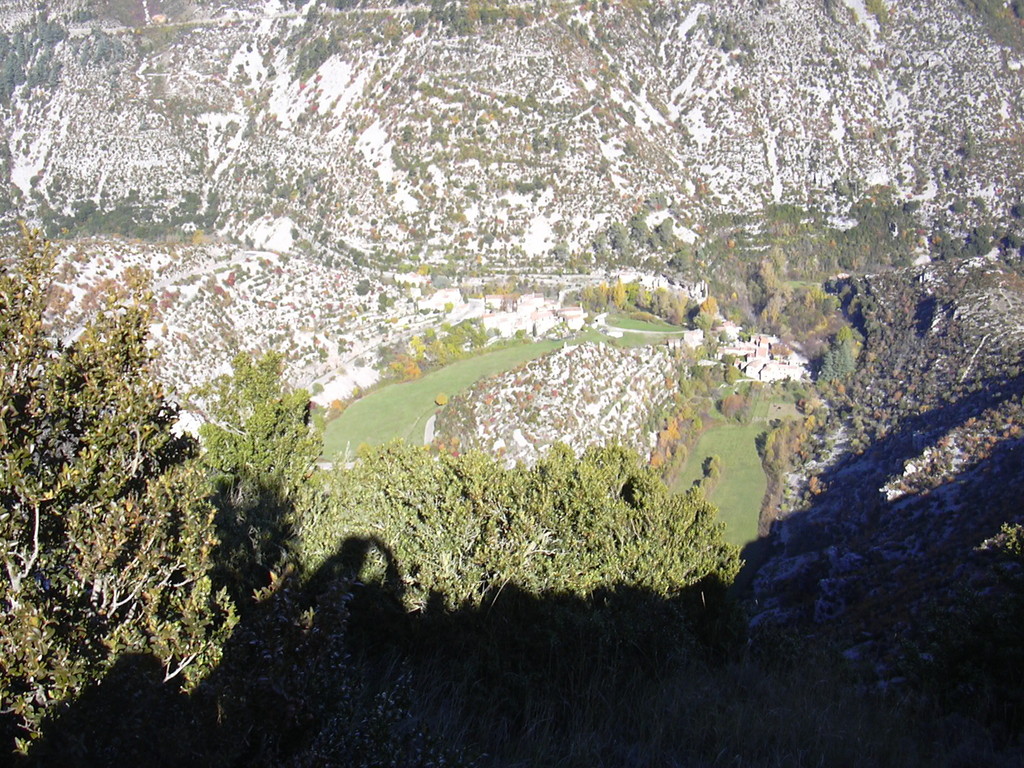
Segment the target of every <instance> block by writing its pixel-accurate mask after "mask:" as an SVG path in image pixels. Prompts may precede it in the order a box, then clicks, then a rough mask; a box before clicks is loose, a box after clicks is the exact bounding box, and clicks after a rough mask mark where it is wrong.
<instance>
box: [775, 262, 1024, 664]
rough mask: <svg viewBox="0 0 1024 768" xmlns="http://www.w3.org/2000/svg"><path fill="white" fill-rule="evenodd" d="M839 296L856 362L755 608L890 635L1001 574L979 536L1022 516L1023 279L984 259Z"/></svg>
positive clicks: (860, 285)
mask: <svg viewBox="0 0 1024 768" xmlns="http://www.w3.org/2000/svg"><path fill="white" fill-rule="evenodd" d="M844 295H845V298H846V302H847V309H848V311H849V312H850V314H851V316H852V317H853V318H854V319H855V320H857V321H858V323H859V324H860V325H861V327H862V329H863V331H864V333H865V335H866V338H865V343H864V348H863V350H862V351H861V354H860V365H859V369H858V371H857V373H856V375H855V377H854V378H853V379H852V380H851V381H850V382H849V384H848V385H847V386H846V387H845V389H844V388H842V387H840V388H839V389H838V390H837V391H836V392H835V393H834V396H833V398H832V413H831V415H830V418H829V419H828V422H827V423H828V427H827V429H826V430H825V433H824V437H823V439H822V446H821V447H822V449H823V450H822V453H824V454H826V455H828V456H829V459H828V460H826V461H825V462H823V463H818V464H811V465H809V466H806V467H804V468H803V470H804V471H805V472H808V471H809V474H810V475H812V476H813V478H814V479H813V480H812V484H813V486H814V492H813V493H812V494H811V496H810V498H811V500H810V502H809V503H808V504H806V505H805V506H804V507H803V508H801V509H798V510H795V511H793V512H792V513H791V514H790V515H789V516H788V517H787V518H786V519H784V520H782V521H780V522H777V523H775V525H774V527H773V531H772V542H773V546H774V551H773V554H772V556H771V558H770V559H769V560H768V562H767V563H766V564H765V565H764V567H762V569H761V571H760V573H759V575H758V578H757V584H756V593H757V598H758V604H759V610H760V611H761V616H760V617H759V621H781V622H785V623H789V622H793V621H799V622H807V623H810V624H812V625H814V624H816V625H818V627H819V629H820V630H821V631H822V632H825V633H836V634H837V635H838V636H839V637H841V638H842V639H843V640H844V641H845V642H847V643H852V642H854V641H855V640H860V641H866V642H870V643H881V644H882V645H884V646H886V647H889V648H891V647H892V644H893V641H894V640H897V639H901V638H902V639H905V633H906V632H907V630H908V628H909V627H911V626H913V625H914V624H917V623H920V620H921V618H922V612H924V611H927V610H931V609H932V608H933V607H934V602H933V601H934V600H936V599H938V600H939V604H940V605H941V604H943V603H942V601H948V600H952V599H954V598H955V597H956V595H957V594H958V593H960V592H962V591H963V590H965V589H971V590H974V591H976V592H985V591H986V590H987V589H989V588H991V587H992V586H993V584H994V583H995V582H996V579H995V575H994V573H993V571H992V568H991V560H992V556H993V554H994V553H993V552H991V551H990V550H989V549H987V548H986V546H985V542H986V541H989V540H991V539H993V538H994V537H996V536H997V535H998V534H999V532H1000V527H1001V525H1002V524H1003V523H1004V522H1017V523H1019V522H1022V517H1021V507H1020V498H1021V494H1022V493H1024V473H1022V471H1021V468H1022V467H1024V463H1022V456H1024V454H1022V451H1024V432H1022V426H1021V425H1022V424H1024V377H1022V376H1021V365H1022V363H1024V322H1022V320H1021V318H1022V314H1021V308H1022V305H1024V278H1022V277H1021V273H1020V266H1019V264H1017V265H1007V264H1005V263H1001V262H999V261H997V260H995V259H987V258H982V259H974V260H969V261H964V262H960V263H958V264H952V265H941V266H929V267H925V268H917V269H914V270H904V271H897V272H893V273H891V274H888V275H883V276H876V277H872V278H869V279H864V280H856V281H854V282H853V283H851V284H849V285H847V286H845V290H844ZM805 480H806V477H805Z"/></svg>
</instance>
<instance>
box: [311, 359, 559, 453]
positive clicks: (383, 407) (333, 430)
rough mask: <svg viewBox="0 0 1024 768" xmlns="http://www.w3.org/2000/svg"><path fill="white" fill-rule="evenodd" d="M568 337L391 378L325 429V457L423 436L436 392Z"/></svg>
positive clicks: (454, 389)
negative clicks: (419, 374)
mask: <svg viewBox="0 0 1024 768" xmlns="http://www.w3.org/2000/svg"><path fill="white" fill-rule="evenodd" d="M564 343H565V342H563V341H539V342H536V343H532V344H522V345H519V346H515V347H507V348H505V349H501V350H498V351H496V352H489V353H487V354H483V355H479V356H477V357H471V358H468V359H466V360H459V361H457V362H454V363H452V364H451V365H447V366H445V367H444V368H441V369H439V370H437V371H433V372H431V373H428V374H426V375H425V376H423V377H422V378H419V379H416V380H415V381H407V382H403V383H401V384H389V385H387V386H384V387H382V388H381V389H378V390H376V391H375V392H371V393H370V394H369V395H367V396H366V397H363V398H360V399H359V400H356V401H355V402H354V403H352V405H350V406H349V407H348V408H346V409H345V411H344V412H343V413H342V414H341V415H340V416H339V417H338V418H337V419H334V420H333V421H331V422H329V423H328V424H327V428H326V429H325V430H324V457H325V458H327V459H333V458H334V457H336V456H338V455H339V454H345V453H346V452H347V455H348V456H352V455H354V454H355V451H356V449H357V448H358V447H359V446H360V445H361V444H362V443H368V444H370V445H380V444H382V443H386V442H388V441H389V440H393V439H395V438H403V439H405V440H408V441H409V442H412V443H416V442H422V441H423V429H424V427H425V426H426V423H427V420H428V419H429V418H430V417H431V416H432V415H433V414H434V412H435V411H436V410H437V406H436V405H435V404H434V398H435V397H437V395H438V394H440V393H441V392H443V393H445V394H446V395H448V396H449V397H451V396H452V395H454V394H457V393H459V392H461V391H462V390H464V389H466V388H467V387H469V386H471V385H472V384H473V383H474V382H476V381H479V380H480V379H482V378H484V377H486V376H493V375H494V374H496V373H501V372H502V371H507V370H509V369H511V368H515V367H516V366H517V365H521V364H522V363H525V362H528V361H530V360H533V359H535V358H538V357H540V356H541V355H546V354H547V353H549V352H552V351H554V350H556V349H558V348H559V347H561V346H562V345H563V344H564Z"/></svg>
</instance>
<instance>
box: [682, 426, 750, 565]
mask: <svg viewBox="0 0 1024 768" xmlns="http://www.w3.org/2000/svg"><path fill="white" fill-rule="evenodd" d="M764 430H765V424H763V423H752V424H736V423H721V424H720V426H715V427H712V428H711V429H709V430H708V431H707V432H705V433H704V434H703V435H701V437H700V439H699V440H698V441H697V445H695V446H694V448H693V451H692V452H691V453H690V458H689V459H688V460H687V462H686V466H685V467H684V468H683V471H682V473H681V474H680V476H679V480H678V482H677V483H676V485H675V487H674V488H673V490H674V491H685V490H686V489H688V488H689V487H690V486H691V485H693V482H694V481H695V480H698V479H700V477H701V476H702V472H701V469H702V465H703V464H704V460H705V459H706V458H708V457H709V456H718V457H719V458H720V459H721V460H722V476H721V477H720V478H719V480H718V484H717V485H716V486H715V488H714V490H713V491H712V492H711V495H710V497H709V500H710V501H711V502H712V503H714V504H715V505H716V506H717V507H718V510H719V515H720V516H721V519H722V521H723V522H725V538H726V540H728V541H729V542H731V543H733V544H737V545H739V546H743V545H744V544H746V543H747V542H749V541H753V540H754V539H756V538H757V520H758V516H759V514H760V512H761V500H762V499H763V498H764V494H765V490H766V489H767V480H766V479H765V476H764V470H763V469H762V467H761V457H760V456H758V455H757V448H756V446H755V444H754V440H755V439H756V438H757V436H758V435H759V434H761V432H763V431H764Z"/></svg>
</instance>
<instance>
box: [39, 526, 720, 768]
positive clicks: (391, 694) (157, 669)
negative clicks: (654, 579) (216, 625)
mask: <svg viewBox="0 0 1024 768" xmlns="http://www.w3.org/2000/svg"><path fill="white" fill-rule="evenodd" d="M371 556H372V557H373V559H374V561H375V562H379V561H380V560H381V559H383V561H384V562H385V563H386V567H385V568H384V569H383V572H382V573H381V575H380V576H379V577H378V578H376V579H373V580H367V581H360V580H359V577H360V574H361V573H363V572H365V571H366V569H365V568H364V566H365V565H366V563H367V561H368V559H369V558H371ZM404 583H405V582H404V581H403V572H402V566H401V564H400V563H398V562H397V561H396V560H395V557H394V555H393V554H392V552H391V550H390V549H389V548H388V546H387V545H386V544H385V543H384V542H383V541H381V540H379V539H374V538H350V539H348V540H346V541H344V542H343V543H342V545H341V546H340V547H339V549H338V550H337V553H336V555H335V556H334V557H332V558H331V559H330V560H329V561H328V562H327V563H326V564H325V565H324V566H323V567H321V568H320V569H319V570H318V571H317V572H316V573H315V574H312V575H311V576H310V577H309V578H308V579H305V580H303V581H300V579H299V578H297V577H295V576H289V577H285V578H282V579H281V580H280V581H279V583H278V584H277V586H276V588H275V589H274V590H273V592H272V594H269V595H267V596H266V597H265V598H264V599H263V600H262V601H260V602H258V603H256V604H255V605H253V606H252V607H251V608H250V609H249V610H248V611H247V612H246V613H245V615H244V616H243V618H242V620H241V622H240V623H239V624H238V626H237V627H236V628H235V631H234V633H233V635H232V637H231V639H230V640H229V641H228V643H227V644H226V647H225V649H224V655H223V658H222V659H221V662H220V664H219V665H218V666H217V668H216V669H215V670H214V671H213V672H212V673H211V674H210V675H209V676H208V678H207V679H206V680H205V681H203V682H202V683H201V684H200V685H199V687H198V688H197V689H196V690H194V691H192V692H191V693H185V692H182V691H180V690H179V689H178V688H177V687H176V685H175V682H176V681H171V682H170V683H164V681H163V668H162V665H161V664H160V663H159V661H158V660H157V659H156V658H154V657H152V656H148V655H125V656H122V657H121V658H120V659H119V660H118V661H117V663H116V664H115V666H114V667H113V668H112V669H111V670H110V672H109V673H108V674H107V676H106V677H105V678H104V679H103V680H102V681H101V682H99V683H98V684H97V685H95V686H93V687H92V688H90V689H89V690H87V691H86V692H85V693H84V694H83V695H82V696H81V697H79V699H78V700H76V701H75V702H73V703H71V704H70V705H67V706H65V707H64V708H63V709H62V711H61V712H59V713H58V714H57V715H56V716H55V717H53V718H52V719H51V720H50V721H48V722H47V723H45V724H44V729H43V734H44V735H43V737H42V738H41V739H40V740H39V741H38V742H37V743H36V744H35V745H34V746H33V749H32V752H31V754H30V756H29V759H28V760H27V762H28V763H29V764H38V765H47V764H54V763H55V762H59V763H60V764H62V765H71V766H75V765H81V766H94V765H95V766H101V765H102V766H108V765H122V764H123V765H141V766H148V765H153V766H162V765H167V766H171V765H173V766H181V765H210V766H214V765H216V766H222V765H246V766H250V765H256V766H258V765H275V766H277V765H339V766H342V765H343V766H360V765H378V764H387V765H402V766H405V765H409V766H414V765H421V764H422V765H426V764H434V763H430V759H433V758H430V755H431V754H434V753H433V752H432V750H434V751H435V752H436V749H437V748H436V747H432V746H431V744H432V742H431V741H430V740H429V739H426V737H425V736H424V735H423V732H422V731H421V729H420V725H419V724H420V723H421V722H422V721H423V720H424V719H425V714H427V713H424V712H419V711H416V706H415V705H414V704H413V703H411V702H412V699H411V698H410V696H409V694H410V690H411V688H410V686H411V685H412V684H413V683H414V682H415V679H416V678H417V676H420V675H426V676H428V677H429V678H430V680H431V684H432V685H434V686H435V687H436V686H437V684H438V683H439V682H440V683H442V684H444V685H446V683H444V681H445V680H447V679H449V678H450V683H451V688H452V689H453V690H460V691H466V690H469V691H472V692H473V693H472V697H473V698H474V701H473V702H470V705H471V706H479V707H480V708H485V709H487V711H488V712H489V713H491V714H493V716H494V717H496V718H498V719H501V720H502V723H503V725H502V727H505V728H508V729H511V730H510V731H509V732H510V733H513V732H515V731H514V729H515V728H517V727H522V726H523V725H524V724H525V723H524V720H525V719H526V718H529V717H530V715H529V714H528V711H529V708H528V707H527V704H528V703H530V704H535V703H536V702H538V701H544V702H547V703H549V704H550V705H551V706H552V707H554V708H555V709H558V710H561V711H564V712H565V713H566V717H569V716H571V713H572V711H573V702H574V701H578V698H577V697H578V696H579V695H581V693H580V692H581V691H586V690H588V689H589V688H590V686H591V685H593V684H594V682H595V681H600V680H603V679H607V678H609V677H616V678H619V677H621V676H649V677H652V678H653V677H656V676H657V675H658V674H659V673H660V672H663V670H664V668H665V664H666V663H667V661H668V660H669V659H670V658H672V657H677V656H678V655H679V654H680V653H681V652H683V653H689V654H695V655H696V654H702V653H703V649H705V648H707V647H710V646H714V645H719V640H720V639H721V637H722V636H723V635H724V634H725V633H727V632H728V631H729V628H730V627H732V626H733V625H731V624H730V621H729V620H730V616H729V611H728V609H727V602H726V600H725V588H724V585H722V584H720V583H717V582H715V581H707V582H706V583H703V584H700V585H697V586H695V587H693V588H692V589H690V590H687V591H686V592H685V593H684V594H681V595H679V596H678V597H676V598H673V599H670V600H666V599H664V598H661V597H659V596H657V595H654V594H652V593H650V592H648V591H646V590H644V589H639V588H633V587H626V586H611V587H608V588H606V589H602V590H600V591H598V592H597V593H596V594H595V595H593V596H592V597H591V598H590V599H587V600H583V599H581V598H579V597H576V596H573V595H566V594H554V593H546V594H531V593H529V592H526V591H524V590H522V589H520V588H519V587H517V586H516V585H515V584H507V585H505V586H504V587H503V588H501V589H500V590H497V591H496V593H494V594H491V595H487V596H485V598H484V599H483V600H482V601H481V603H480V606H481V607H474V606H466V605H456V606H452V605H448V604H447V600H446V597H445V595H443V594H440V593H436V592H435V593H432V594H430V595H429V597H428V598H427V599H426V601H425V604H424V605H422V606H420V607H419V610H415V611H412V612H409V611H407V610H406V609H405V608H404V607H403V602H402V601H403V597H405V594H404V586H403V585H404ZM681 649H682V650H681ZM402 670H404V672H403V671H402ZM410 681H411V682H410ZM442 687H443V685H442ZM384 755H386V756H387V757H386V759H385V758H384V757H382V756H384ZM428 758H429V759H428ZM381 759H384V760H385V762H383V763H381V762H379V760H381Z"/></svg>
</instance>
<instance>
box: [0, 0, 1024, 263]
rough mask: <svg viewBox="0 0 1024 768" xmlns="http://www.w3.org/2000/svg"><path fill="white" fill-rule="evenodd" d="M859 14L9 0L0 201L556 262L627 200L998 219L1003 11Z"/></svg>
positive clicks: (686, 219)
mask: <svg viewBox="0 0 1024 768" xmlns="http://www.w3.org/2000/svg"><path fill="white" fill-rule="evenodd" d="M868 6H870V7H871V8H872V9H874V11H873V12H869V11H868V10H867V6H865V5H864V4H863V3H862V2H860V0H843V2H838V1H837V0H828V1H827V2H824V1H823V0H785V1H784V2H783V1H780V2H751V1H749V0H729V1H728V2H723V3H715V4H709V3H703V2H667V1H665V2H650V3H622V4H606V5H601V4H597V3H590V2H585V3H580V4H571V5H570V4H562V3H557V2H552V3H532V4H525V3H524V4H517V3H505V2H497V3H495V4H493V5H491V6H488V5H483V6H479V5H475V4H463V3H449V4H436V3H435V4H433V5H431V6H417V5H413V4H408V5H407V4H391V3H388V2H382V1H376V2H362V3H345V4H344V7H343V8H342V9H338V8H334V7H331V6H329V5H326V4H324V3H321V2H317V1H315V0H314V2H309V3H306V4H304V5H302V6H301V7H296V6H293V5H286V4H282V3H280V2H277V0H268V1H267V2H245V0H238V2H232V3H225V2H193V3H185V2H158V1H155V0H154V1H153V2H148V3H141V2H139V3H135V2H132V1H131V0H124V2H116V3H115V2H110V3H92V2H83V1H81V0H64V2H58V3H52V4H47V14H46V15H45V17H44V16H43V14H41V13H39V12H34V11H31V10H30V8H29V6H28V5H27V4H25V3H23V2H20V0H6V1H5V2H3V3H0V30H2V33H3V35H4V39H5V40H7V41H8V43H9V46H8V54H7V55H6V60H5V63H4V64H5V70H4V72H5V74H4V77H5V80H4V82H2V83H0V96H2V97H3V98H0V134H2V135H3V139H4V141H3V144H4V146H5V147H7V148H8V149H7V151H6V152H5V153H4V155H5V156H4V157H3V158H2V161H0V174H2V175H4V176H6V177H7V178H8V180H9V185H8V187H7V189H8V192H7V194H6V195H3V196H2V197H0V207H2V208H4V210H5V216H6V217H7V219H8V220H9V221H10V220H13V219H14V218H17V217H26V216H27V217H30V218H35V219H37V220H39V221H40V222H43V223H45V224H47V225H51V226H53V227H55V228H56V229H55V231H58V230H59V228H60V227H61V226H64V227H67V228H68V229H69V230H71V231H97V230H100V231H103V230H105V231H122V232H123V233H125V234H132V233H133V232H134V233H142V234H145V233H163V234H168V233H175V232H177V233H178V234H179V235H180V234H181V233H183V232H184V233H186V234H187V233H188V232H190V231H192V230H194V229H197V228H198V229H205V230H207V231H209V230H216V231H217V232H218V233H220V234H221V235H222V236H224V237H228V238H230V239H232V240H235V241H236V242H239V243H243V244H247V245H248V246H250V247H252V248H255V249H261V248H272V249H274V250H291V251H305V252H309V253H315V254H318V255H321V256H324V255H344V256H346V257H348V258H350V259H353V260H355V262H356V263H357V264H359V263H368V264H371V265H373V266H374V267H379V266H381V265H382V264H384V263H387V262H399V261H403V260H413V261H415V260H419V259H425V260H432V261H438V262H444V261H452V262H455V263H466V262H469V263H482V264H491V265H500V266H505V267H509V266H516V265H521V264H523V263H524V262H527V261H530V260H535V261H538V262H541V263H547V264H552V263H554V264H555V266H557V265H558V263H559V261H560V260H564V259H565V258H566V255H567V254H576V253H589V252H590V247H591V245H592V244H593V242H594V241H595V239H598V240H599V239H600V236H601V234H602V233H605V232H606V231H607V229H608V227H609V226H610V225H612V224H615V223H625V222H626V221H628V220H630V219H631V218H632V217H634V216H635V215H637V214H638V213H639V214H640V216H641V218H643V219H644V223H645V224H646V225H647V226H649V227H651V228H653V227H656V226H658V225H659V224H663V223H664V221H665V220H666V219H668V218H671V220H672V221H673V223H674V233H675V235H676V237H678V238H681V239H682V240H683V241H691V242H693V241H698V242H699V239H700V232H701V230H702V228H703V226H704V223H705V222H706V221H707V220H708V219H709V217H712V216H715V215H719V214H732V213H736V212H750V211H757V210H761V209H763V208H764V207H765V206H766V205H772V204H778V203H787V204H795V205H799V206H812V207H815V208H821V209H825V210H826V211H831V212H832V213H833V214H834V215H835V216H837V217H841V215H842V214H843V213H844V212H845V211H846V210H847V209H848V207H849V204H850V202H851V201H852V200H856V199H859V198H860V197H861V196H862V195H863V194H865V193H866V192H867V191H868V190H870V189H871V188H872V187H876V186H879V185H880V186H884V187H887V188H891V189H892V190H894V191H895V192H896V195H897V197H898V198H900V199H903V200H908V199H914V200H916V201H918V202H919V203H920V204H921V205H922V208H921V211H920V216H921V218H922V220H924V221H928V220H932V219H934V218H936V217H946V216H947V215H952V216H953V220H954V222H959V226H961V227H964V228H969V227H970V225H971V223H972V221H975V220H978V219H979V218H984V217H988V216H994V217H995V218H996V219H1002V218H1006V217H1007V216H1008V215H1009V209H1010V207H1011V205H1012V204H1013V203H1015V202H1018V201H1019V198H1020V191H1021V188H1022V183H1021V182H1022V173H1024V164H1022V162H1021V156H1020V149H1019V147H1020V142H1021V138H1022V135H1021V125H1022V124H1024V121H1022V120H1021V114H1022V110H1024V102H1022V97H1021V94H1022V93H1024V87H1022V77H1024V53H1022V50H1024V48H1022V47H1021V41H1022V40H1024V32H1022V31H1021V29H1020V24H1019V20H1018V19H1017V18H1016V17H1015V16H1014V13H1013V12H1012V11H1011V9H1010V8H1008V7H1007V8H1002V9H1001V10H1000V11H999V12H998V13H997V14H996V15H995V16H992V15H991V14H989V15H988V16H986V15H985V14H983V13H981V12H980V11H978V10H975V11H971V10H970V9H969V8H968V7H967V6H965V5H963V4H961V3H960V2H958V1H957V0H941V1H940V2H932V3H924V2H918V1H916V0H914V1H911V2H903V3H900V4H899V5H896V4H891V5H888V4H886V3H884V2H882V3H868ZM985 7H987V6H985ZM19 52H20V53H19ZM645 201H646V202H647V203H648V205H646V206H645V205H644V203H645ZM963 201H974V203H975V204H973V205H968V206H966V207H964V206H963ZM957 203H960V205H959V206H958V210H957V211H955V212H954V213H953V214H950V213H949V210H950V206H951V205H954V204H957ZM836 220H837V222H839V223H840V224H841V222H842V219H841V218H837V219H836Z"/></svg>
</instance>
